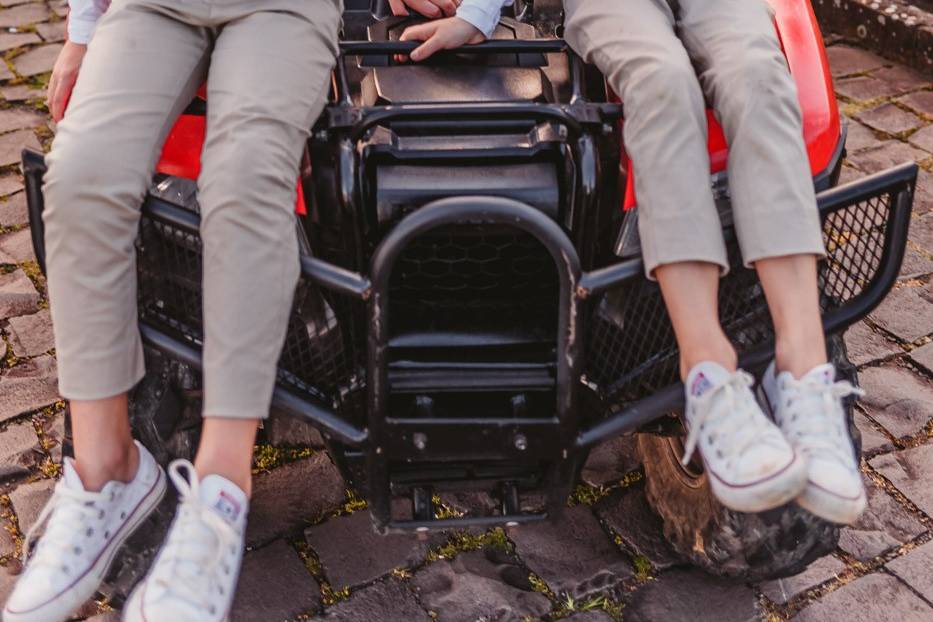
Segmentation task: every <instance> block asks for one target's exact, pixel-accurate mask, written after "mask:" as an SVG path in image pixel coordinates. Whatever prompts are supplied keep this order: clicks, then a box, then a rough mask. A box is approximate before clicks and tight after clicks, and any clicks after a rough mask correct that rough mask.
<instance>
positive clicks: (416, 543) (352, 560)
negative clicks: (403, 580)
mask: <svg viewBox="0 0 933 622" xmlns="http://www.w3.org/2000/svg"><path fill="white" fill-rule="evenodd" d="M305 540H306V541H307V542H308V544H309V545H311V548H313V549H314V551H315V552H316V553H317V555H318V559H320V560H321V563H322V564H323V565H324V572H325V573H326V574H327V579H328V581H329V582H330V583H331V585H333V586H334V588H336V589H341V588H343V587H345V586H354V585H360V584H363V583H368V582H370V581H372V580H374V579H378V578H379V577H381V576H383V575H385V574H388V573H389V572H390V571H391V570H392V569H393V568H410V567H413V566H416V565H418V564H420V563H421V562H423V561H424V559H425V556H426V555H427V553H428V550H429V549H430V548H431V547H432V546H434V545H437V544H441V543H442V542H443V541H444V537H443V535H441V534H435V535H434V536H433V537H432V538H430V539H429V540H419V539H418V537H417V536H416V535H415V534H392V535H388V536H380V535H379V534H377V533H376V532H375V530H374V529H373V521H372V518H371V517H370V514H369V511H367V510H362V511H359V512H354V513H353V514H351V515H350V516H341V517H338V518H332V519H330V520H328V521H326V522H324V523H321V524H320V525H315V526H314V527H311V528H309V529H307V530H306V531H305Z"/></svg>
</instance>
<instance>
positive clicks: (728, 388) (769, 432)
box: [683, 362, 807, 512]
mask: <svg viewBox="0 0 933 622" xmlns="http://www.w3.org/2000/svg"><path fill="white" fill-rule="evenodd" d="M753 384H754V380H753V379H752V377H751V376H750V375H748V374H747V373H745V372H744V371H737V372H734V373H733V372H729V371H728V370H726V369H725V368H724V367H722V366H721V365H718V364H716V363H710V362H707V363H700V364H699V365H697V366H696V367H694V368H693V369H692V370H691V371H690V374H689V375H688V376H687V382H686V394H687V405H686V409H685V418H686V425H687V430H688V435H687V444H686V452H685V455H684V458H683V462H684V464H685V465H686V464H687V463H688V462H689V461H690V457H691V456H692V455H693V452H694V450H696V449H699V450H700V456H701V457H702V459H703V465H704V467H705V471H706V473H707V475H708V476H709V477H708V479H709V482H710V486H711V488H712V491H713V494H714V495H716V498H717V499H719V501H720V503H722V504H723V505H724V506H726V507H727V508H730V509H732V510H735V511H737V512H763V511H765V510H770V509H772V508H776V507H778V506H780V505H783V504H785V503H787V502H789V501H791V500H792V499H793V498H794V497H796V496H797V495H798V494H800V492H801V491H802V490H803V487H804V485H805V484H806V480H807V471H806V463H805V462H804V461H803V460H802V459H800V457H799V456H798V455H797V454H796V453H795V452H794V450H793V448H792V447H791V446H790V445H789V444H788V443H787V441H786V440H785V439H784V436H783V435H782V434H781V431H780V430H779V429H778V428H777V426H775V425H774V423H773V422H772V421H771V420H770V419H768V418H767V417H766V416H765V414H764V412H762V410H761V407H760V406H759V405H758V402H757V401H756V400H755V396H754V394H753V393H752V391H751V386H752V385H753Z"/></svg>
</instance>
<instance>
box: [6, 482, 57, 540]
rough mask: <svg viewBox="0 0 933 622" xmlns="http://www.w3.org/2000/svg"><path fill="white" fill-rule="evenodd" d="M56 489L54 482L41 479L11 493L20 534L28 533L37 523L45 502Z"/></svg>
mask: <svg viewBox="0 0 933 622" xmlns="http://www.w3.org/2000/svg"><path fill="white" fill-rule="evenodd" d="M54 488H55V482H54V481H52V480H50V479H40V480H38V481H35V482H30V483H28V484H23V485H22V486H20V487H19V488H17V489H16V490H14V491H13V492H11V493H10V501H11V502H12V503H13V511H14V512H16V518H17V520H18V521H19V530H20V532H22V533H26V532H27V531H29V528H30V527H32V525H33V523H35V522H36V519H37V518H38V517H39V512H41V511H42V508H43V507H44V506H45V502H46V501H48V500H49V497H51V496H52V490H53V489H54Z"/></svg>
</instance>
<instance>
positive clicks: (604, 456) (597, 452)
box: [580, 436, 641, 486]
mask: <svg viewBox="0 0 933 622" xmlns="http://www.w3.org/2000/svg"><path fill="white" fill-rule="evenodd" d="M639 466H641V465H640V464H639V462H638V457H637V454H636V451H635V437H634V436H619V437H616V438H614V439H612V440H611V441H607V442H605V443H603V444H602V445H599V446H597V447H596V448H595V449H594V450H593V451H591V452H590V456H589V458H587V461H586V464H585V465H584V466H583V472H582V473H581V475H580V477H581V478H582V479H583V481H584V482H586V483H587V484H589V485H590V486H605V485H606V484H612V483H615V482H618V481H619V480H621V479H622V478H623V477H625V474H626V473H629V472H630V471H634V470H635V469H637V468H638V467H639Z"/></svg>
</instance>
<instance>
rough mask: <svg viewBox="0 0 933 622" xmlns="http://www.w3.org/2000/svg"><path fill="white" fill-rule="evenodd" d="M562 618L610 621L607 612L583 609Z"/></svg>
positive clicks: (579, 621) (577, 621)
mask: <svg viewBox="0 0 933 622" xmlns="http://www.w3.org/2000/svg"><path fill="white" fill-rule="evenodd" d="M564 620H566V622H612V618H610V617H609V614H608V613H605V612H603V611H583V612H581V613H575V614H573V615H572V616H570V617H568V618H564Z"/></svg>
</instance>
